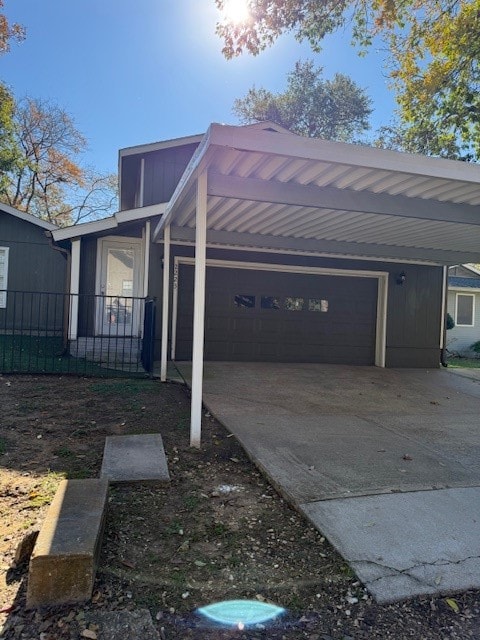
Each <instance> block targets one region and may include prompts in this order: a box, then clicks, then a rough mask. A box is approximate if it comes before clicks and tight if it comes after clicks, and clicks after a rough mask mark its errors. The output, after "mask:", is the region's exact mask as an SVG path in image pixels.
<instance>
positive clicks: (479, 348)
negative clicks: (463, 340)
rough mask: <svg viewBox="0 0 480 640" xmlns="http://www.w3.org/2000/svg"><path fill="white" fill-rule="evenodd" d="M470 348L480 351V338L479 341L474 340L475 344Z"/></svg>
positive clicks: (476, 351)
mask: <svg viewBox="0 0 480 640" xmlns="http://www.w3.org/2000/svg"><path fill="white" fill-rule="evenodd" d="M470 349H471V350H472V351H475V353H480V340H477V342H474V343H473V344H471V345H470Z"/></svg>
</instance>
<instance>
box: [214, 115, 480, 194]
mask: <svg viewBox="0 0 480 640" xmlns="http://www.w3.org/2000/svg"><path fill="white" fill-rule="evenodd" d="M210 144H212V145H219V146H221V147H227V148H231V149H236V150H238V151H253V152H256V153H265V154H275V155H282V156H285V157H292V158H301V159H304V160H318V161H321V162H328V163H331V164H332V163H333V164H343V165H347V166H354V167H362V168H366V169H381V170H384V171H395V172H397V173H405V174H409V175H412V174H413V175H419V176H426V177H429V178H443V179H446V180H452V181H454V180H461V181H463V182H472V183H475V184H478V183H479V182H480V167H479V166H478V165H475V164H471V163H467V162H460V161H458V160H447V159H444V158H431V157H427V156H420V155H415V154H411V153H403V152H399V151H390V150H388V149H377V148H374V147H367V146H362V145H356V144H347V143H345V142H332V141H330V140H320V139H318V138H317V139H315V138H304V137H301V136H296V135H294V134H291V133H290V134H283V133H272V132H269V131H259V130H258V129H256V130H253V131H252V130H249V129H242V127H231V126H226V125H218V124H212V125H210Z"/></svg>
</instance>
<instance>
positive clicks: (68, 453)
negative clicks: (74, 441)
mask: <svg viewBox="0 0 480 640" xmlns="http://www.w3.org/2000/svg"><path fill="white" fill-rule="evenodd" d="M53 454H54V455H56V456H59V457H60V458H73V456H74V455H75V454H74V453H73V451H72V450H71V449H69V448H68V447H64V446H62V447H58V449H55V450H54V452H53Z"/></svg>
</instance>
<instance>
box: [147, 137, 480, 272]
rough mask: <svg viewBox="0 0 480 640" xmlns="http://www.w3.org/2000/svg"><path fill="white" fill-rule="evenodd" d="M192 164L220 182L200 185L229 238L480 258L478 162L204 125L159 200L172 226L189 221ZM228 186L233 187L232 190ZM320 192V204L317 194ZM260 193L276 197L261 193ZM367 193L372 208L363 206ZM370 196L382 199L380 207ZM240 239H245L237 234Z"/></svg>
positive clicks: (217, 227)
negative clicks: (193, 150) (182, 171)
mask: <svg viewBox="0 0 480 640" xmlns="http://www.w3.org/2000/svg"><path fill="white" fill-rule="evenodd" d="M202 145H203V146H202ZM199 166H200V168H201V169H204V168H205V169H207V170H208V173H209V175H212V176H214V177H215V179H216V180H215V184H216V185H220V187H221V182H222V179H225V181H226V185H227V186H226V187H225V190H224V191H223V192H222V189H221V188H220V191H219V190H218V189H217V190H216V189H215V188H208V193H209V195H208V217H207V226H208V229H209V230H212V231H216V232H223V233H230V234H232V242H235V234H240V233H241V234H250V235H251V236H252V238H253V237H255V239H256V242H257V243H258V241H259V238H260V240H261V238H266V237H276V238H285V239H288V238H291V239H297V240H298V239H305V240H309V241H312V240H322V241H332V242H342V243H351V245H352V253H357V255H368V249H366V248H365V246H367V245H368V246H370V247H371V246H372V245H375V246H378V247H382V248H383V250H384V252H385V253H384V255H385V257H388V248H389V247H392V246H395V247H405V248H408V249H409V250H410V251H409V252H408V254H409V256H410V257H411V255H412V251H411V250H415V255H417V256H418V259H419V260H427V261H428V260H432V261H435V259H436V260H438V254H436V258H435V259H434V258H432V256H433V254H430V253H429V251H430V250H440V251H442V252H444V257H443V256H442V261H443V262H444V263H445V264H454V263H458V262H475V261H477V258H478V261H479V262H480V206H479V205H480V167H478V166H474V165H468V164H467V163H461V162H454V161H450V160H440V159H436V158H427V157H423V156H413V155H409V154H402V153H398V152H393V151H386V150H380V149H373V148H370V147H362V146H358V145H347V144H343V143H334V142H327V141H323V140H312V139H304V138H300V137H299V136H295V135H293V134H284V133H276V132H268V131H260V130H255V131H251V130H250V131H248V130H245V131H243V130H242V128H241V127H221V126H220V125H212V126H211V128H210V129H209V132H208V133H207V134H206V137H205V138H204V141H203V143H202V144H201V145H200V147H199V153H198V155H197V157H196V158H194V160H193V162H192V165H191V166H190V167H189V168H187V172H186V174H187V175H186V176H184V180H183V183H181V185H180V187H179V188H178V190H177V192H176V194H174V197H173V199H172V202H171V203H170V205H169V207H167V212H168V217H169V218H170V217H171V223H172V225H173V226H177V227H182V226H183V227H188V228H192V229H193V228H194V227H195V204H196V201H195V194H196V191H195V184H196V183H195V180H196V171H197V170H198V167H199ZM189 171H190V175H188V173H189ZM229 184H233V185H235V189H233V191H232V192H231V193H230V192H229V191H228V185H229ZM242 185H244V190H245V194H244V193H243V191H242ZM301 188H304V191H305V193H308V194H312V195H311V197H310V200H308V202H307V205H305V202H302V200H304V199H303V198H302V197H300V198H299V200H298V201H295V200H294V199H292V198H290V197H289V194H290V193H294V194H299V193H301V192H300V191H299V189H301ZM272 190H273V191H272ZM302 191H303V190H302ZM327 191H328V192H329V194H330V198H329V199H328V205H327V204H326V202H327V199H326V198H322V194H326V193H327ZM265 192H268V193H272V192H274V193H275V196H270V199H269V197H268V196H265ZM220 193H221V195H220ZM335 193H338V194H339V195H338V205H337V203H336V201H335V197H334V195H335ZM332 194H333V196H332ZM283 196H285V197H284V201H282V197H283ZM332 197H333V203H332ZM345 197H346V198H347V201H348V207H347V206H346V205H345V202H344V200H345ZM389 197H392V198H394V199H392V198H390V199H389ZM366 198H367V200H366ZM368 198H370V201H371V203H372V205H373V208H372V209H369V206H365V202H367V205H368ZM322 199H323V200H325V201H323V202H322ZM357 200H358V203H357V205H355V202H356V201H357ZM375 201H378V202H381V203H384V205H383V206H384V210H383V211H378V210H377V209H378V207H377V206H376V205H375ZM389 203H390V204H389ZM397 203H400V204H399V205H398V207H397ZM429 204H431V209H430V207H429V206H428V205H429ZM393 205H395V206H393ZM357 207H358V208H357ZM397 209H398V210H397ZM420 210H421V211H420ZM438 212H441V213H438ZM437 213H438V215H437ZM160 226H161V225H160ZM159 229H160V228H159ZM237 237H238V236H237ZM242 243H248V239H247V240H245V235H243V236H242ZM267 244H268V242H267ZM356 245H358V251H357V252H356V251H355V249H356ZM454 254H455V255H454ZM450 255H451V256H452V257H451V259H450V258H449V256H450Z"/></svg>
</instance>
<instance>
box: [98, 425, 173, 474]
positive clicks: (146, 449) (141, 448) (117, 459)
mask: <svg viewBox="0 0 480 640" xmlns="http://www.w3.org/2000/svg"><path fill="white" fill-rule="evenodd" d="M100 477H101V478H106V479H107V480H108V481H109V482H111V483H120V482H161V483H166V482H170V475H169V473H168V465H167V458H166V456H165V450H164V448H163V441H162V436H161V435H160V434H159V433H151V434H139V435H131V436H107V438H106V439H105V449H104V452H103V462H102V469H101V472H100Z"/></svg>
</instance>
